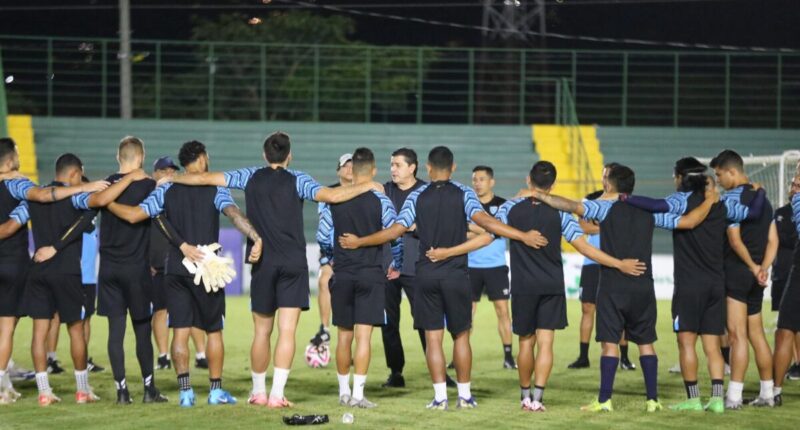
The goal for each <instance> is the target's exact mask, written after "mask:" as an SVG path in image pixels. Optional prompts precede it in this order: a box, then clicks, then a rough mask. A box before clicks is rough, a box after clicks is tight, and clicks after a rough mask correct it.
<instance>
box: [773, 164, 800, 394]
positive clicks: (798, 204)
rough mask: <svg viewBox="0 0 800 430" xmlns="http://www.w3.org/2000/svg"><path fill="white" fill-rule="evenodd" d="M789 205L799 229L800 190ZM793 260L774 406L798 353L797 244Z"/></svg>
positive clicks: (782, 313)
mask: <svg viewBox="0 0 800 430" xmlns="http://www.w3.org/2000/svg"><path fill="white" fill-rule="evenodd" d="M795 183H800V175H797V176H795V177H794V180H793V181H792V187H793V188H795V189H796V187H795ZM790 204H791V207H792V221H793V223H794V225H795V228H796V229H797V226H800V193H795V194H794V195H793V196H792V200H791V203H790ZM798 231H800V229H798ZM793 260H794V261H793V265H792V270H791V271H790V275H789V279H788V281H787V283H786V287H785V291H784V292H783V297H782V298H781V302H780V303H781V304H780V309H779V313H778V330H777V331H776V332H775V359H774V366H775V369H774V372H775V373H774V375H775V387H774V388H773V395H774V397H773V402H774V404H775V406H781V405H782V404H783V396H782V391H783V379H784V377H785V375H786V371H787V370H788V369H789V365H790V364H791V362H792V355H793V353H794V352H795V351H794V348H793V346H796V341H797V338H798V335H800V313H799V312H798V310H800V247H798V246H796V247H795V250H794V257H793ZM773 285H774V284H773ZM773 288H774V287H773Z"/></svg>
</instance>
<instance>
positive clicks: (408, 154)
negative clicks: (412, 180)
mask: <svg viewBox="0 0 800 430" xmlns="http://www.w3.org/2000/svg"><path fill="white" fill-rule="evenodd" d="M392 157H403V158H405V159H406V164H408V165H409V166H410V165H412V164H413V165H414V177H416V176H417V170H418V169H419V160H417V151H414V150H413V149H411V148H400V149H398V150H395V151H394V152H392Z"/></svg>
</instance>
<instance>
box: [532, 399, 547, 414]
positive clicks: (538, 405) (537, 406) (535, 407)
mask: <svg viewBox="0 0 800 430" xmlns="http://www.w3.org/2000/svg"><path fill="white" fill-rule="evenodd" d="M528 410H529V411H531V412H547V408H545V407H544V404H543V403H542V402H539V401H537V400H534V401H532V402H531V406H530V408H529V409H528Z"/></svg>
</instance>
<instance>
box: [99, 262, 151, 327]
mask: <svg viewBox="0 0 800 430" xmlns="http://www.w3.org/2000/svg"><path fill="white" fill-rule="evenodd" d="M97 281H98V285H99V289H98V297H97V299H98V300H97V303H98V305H97V313H98V315H102V316H106V317H119V316H125V315H127V313H128V311H130V313H131V319H132V320H134V321H139V320H143V319H149V318H150V317H151V316H152V315H153V299H152V290H153V279H152V277H151V276H150V267H149V266H147V265H144V264H142V265H140V266H138V267H136V266H126V265H120V264H110V263H103V261H102V259H101V260H100V273H99V275H98V277H97Z"/></svg>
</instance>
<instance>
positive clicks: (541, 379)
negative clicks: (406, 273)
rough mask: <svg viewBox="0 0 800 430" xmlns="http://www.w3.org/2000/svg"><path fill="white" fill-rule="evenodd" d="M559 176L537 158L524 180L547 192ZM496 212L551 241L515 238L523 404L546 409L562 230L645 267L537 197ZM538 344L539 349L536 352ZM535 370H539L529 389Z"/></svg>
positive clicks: (584, 247)
mask: <svg viewBox="0 0 800 430" xmlns="http://www.w3.org/2000/svg"><path fill="white" fill-rule="evenodd" d="M556 176H557V172H556V168H555V166H554V165H553V164H552V163H550V162H548V161H539V162H537V163H536V164H534V165H533V167H532V168H531V171H530V174H529V176H528V178H527V180H526V182H527V183H528V187H529V189H530V190H531V191H532V192H534V191H535V192H541V193H549V192H550V190H551V189H552V187H553V185H554V183H555V180H556ZM497 218H498V219H500V221H502V222H503V223H505V224H508V225H510V226H512V227H515V228H517V229H519V230H536V231H539V232H541V233H542V234H543V235H544V237H545V238H546V239H547V241H548V244H547V246H545V247H543V248H541V249H531V248H529V247H527V246H525V245H524V244H523V243H521V242H519V241H511V291H512V292H513V297H512V298H511V312H512V315H513V318H512V321H513V329H514V334H516V335H518V336H519V357H518V364H519V383H520V391H521V396H520V398H521V404H522V409H524V410H526V411H531V412H544V411H546V408H545V406H544V403H543V397H544V390H545V386H546V384H547V380H548V379H549V377H550V372H551V371H552V368H553V340H554V337H555V331H556V330H562V329H564V328H565V327H566V326H567V302H566V298H565V293H564V271H563V267H562V260H561V258H562V257H561V240H560V239H561V236H563V237H564V239H566V240H567V242H570V243H571V244H572V245H573V246H574V247H575V249H576V250H578V252H580V253H582V254H584V255H586V256H590V257H592V258H594V259H595V260H597V261H598V262H599V263H600V264H603V265H606V266H609V267H613V268H615V269H618V270H620V271H621V272H623V273H625V274H627V275H631V276H640V275H641V274H643V273H644V272H645V267H644V263H642V262H640V261H638V260H635V259H631V260H618V259H616V258H613V257H611V256H609V255H608V254H606V253H604V252H602V251H600V250H599V249H597V248H595V247H593V246H592V245H590V244H589V243H588V242H587V241H586V239H585V238H584V237H583V231H581V229H580V227H579V226H578V223H577V221H575V219H574V218H573V217H572V215H571V214H569V213H566V212H561V211H558V210H556V209H553V208H551V207H550V206H547V205H543V204H541V203H540V202H538V201H537V200H535V199H533V198H529V197H527V198H526V197H519V198H515V199H513V200H511V201H509V202H506V203H505V204H503V206H502V207H501V208H500V210H499V212H498V213H497ZM487 236H488V235H487ZM490 241H491V238H490V237H489V238H486V237H484V238H483V240H482V242H483V243H487V244H488V243H490ZM465 245H467V244H466V243H465V244H464V245H462V247H463V246H465ZM456 248H459V247H456ZM456 248H452V249H450V250H449V252H446V253H445V254H444V255H437V254H436V250H431V251H428V252H427V253H426V255H427V256H428V257H429V258H431V257H433V258H431V260H432V261H434V262H435V261H439V260H441V259H443V257H444V258H450V257H453V256H454V255H456V254H455V253H454V252H455V250H456ZM534 350H536V351H537V353H536V354H535V357H534ZM533 374H535V375H536V376H535V381H534V387H533V390H532V391H531V376H532V375H533Z"/></svg>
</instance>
